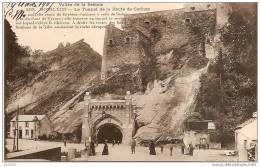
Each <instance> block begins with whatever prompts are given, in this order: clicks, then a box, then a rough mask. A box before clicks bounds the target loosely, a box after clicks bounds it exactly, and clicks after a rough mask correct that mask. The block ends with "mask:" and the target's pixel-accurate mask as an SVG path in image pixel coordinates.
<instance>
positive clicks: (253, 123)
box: [235, 118, 257, 140]
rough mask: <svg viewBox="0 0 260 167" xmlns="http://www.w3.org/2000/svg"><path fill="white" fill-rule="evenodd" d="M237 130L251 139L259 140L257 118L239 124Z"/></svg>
mask: <svg viewBox="0 0 260 167" xmlns="http://www.w3.org/2000/svg"><path fill="white" fill-rule="evenodd" d="M235 130H236V133H239V134H241V135H243V136H244V137H246V138H248V139H250V140H257V119H256V118H251V119H249V120H247V121H245V122H244V123H242V124H240V125H238V126H237V127H236V129H235Z"/></svg>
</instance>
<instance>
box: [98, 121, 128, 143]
mask: <svg viewBox="0 0 260 167" xmlns="http://www.w3.org/2000/svg"><path fill="white" fill-rule="evenodd" d="M122 139H123V134H122V132H121V130H120V128H119V127H118V126H116V125H114V124H104V125H102V126H101V127H99V129H98V131H97V141H98V143H104V142H105V140H107V142H108V143H112V141H113V140H115V141H116V142H118V141H119V142H120V143H121V142H122Z"/></svg>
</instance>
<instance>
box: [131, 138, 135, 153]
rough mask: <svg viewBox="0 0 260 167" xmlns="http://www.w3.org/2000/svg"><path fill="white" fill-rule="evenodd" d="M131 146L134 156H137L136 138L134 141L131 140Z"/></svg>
mask: <svg viewBox="0 0 260 167" xmlns="http://www.w3.org/2000/svg"><path fill="white" fill-rule="evenodd" d="M130 145H131V151H132V154H135V146H136V141H135V139H134V138H132V140H131V142H130Z"/></svg>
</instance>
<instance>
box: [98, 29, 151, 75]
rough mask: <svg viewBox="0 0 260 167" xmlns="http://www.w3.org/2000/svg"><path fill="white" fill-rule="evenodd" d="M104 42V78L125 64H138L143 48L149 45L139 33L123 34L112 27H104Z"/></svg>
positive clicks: (129, 32)
mask: <svg viewBox="0 0 260 167" xmlns="http://www.w3.org/2000/svg"><path fill="white" fill-rule="evenodd" d="M104 40H105V41H104V51H103V62H102V63H103V64H102V74H103V75H106V78H107V77H109V76H110V74H111V73H113V72H116V71H117V70H118V68H120V67H122V66H124V65H126V64H131V65H138V64H140V63H141V59H142V57H143V50H144V49H145V48H143V47H146V46H148V44H149V41H148V39H147V38H145V37H144V36H143V35H142V34H141V33H140V32H138V31H128V32H124V31H122V30H120V29H117V28H116V27H114V26H113V25H108V26H107V27H106V36H105V39H104Z"/></svg>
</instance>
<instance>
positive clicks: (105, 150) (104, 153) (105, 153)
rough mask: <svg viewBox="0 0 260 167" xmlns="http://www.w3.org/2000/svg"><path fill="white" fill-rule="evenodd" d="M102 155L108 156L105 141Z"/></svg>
mask: <svg viewBox="0 0 260 167" xmlns="http://www.w3.org/2000/svg"><path fill="white" fill-rule="evenodd" d="M102 155H108V145H107V141H105V145H104V148H103V151H102Z"/></svg>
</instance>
